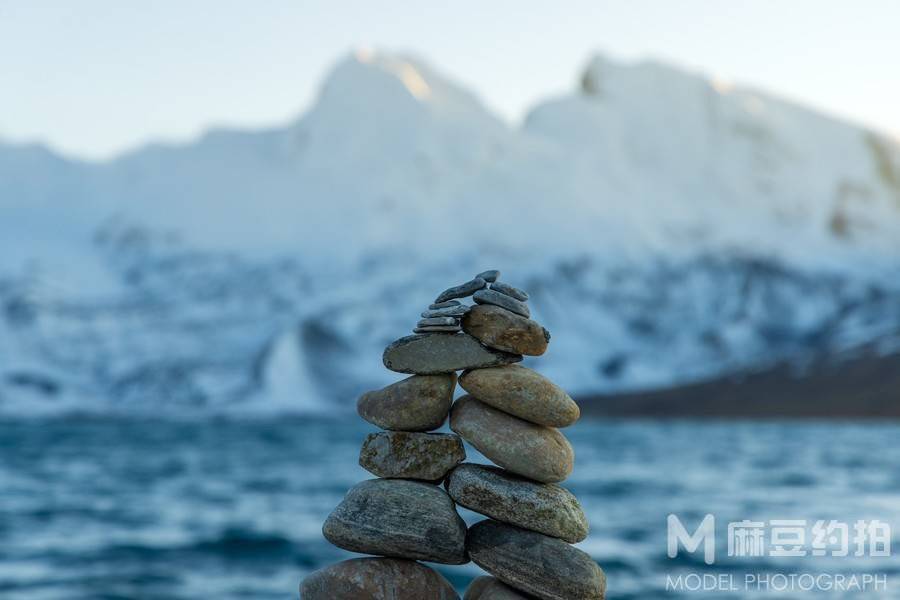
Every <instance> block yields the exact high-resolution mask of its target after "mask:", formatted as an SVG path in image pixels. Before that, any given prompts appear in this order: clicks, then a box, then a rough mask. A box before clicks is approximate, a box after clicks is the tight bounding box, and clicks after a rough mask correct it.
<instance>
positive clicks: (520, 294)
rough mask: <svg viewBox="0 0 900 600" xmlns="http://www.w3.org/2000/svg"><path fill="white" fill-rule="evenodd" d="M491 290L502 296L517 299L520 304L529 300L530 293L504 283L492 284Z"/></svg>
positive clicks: (496, 282)
mask: <svg viewBox="0 0 900 600" xmlns="http://www.w3.org/2000/svg"><path fill="white" fill-rule="evenodd" d="M491 289H492V290H495V291H497V292H500V293H501V294H506V295H507V296H509V297H510V298H515V299H516V300H518V301H520V302H526V301H527V300H528V292H526V291H524V290H520V289H519V288H517V287H513V286H511V285H508V284H506V283H503V282H502V281H495V282H494V283H492V284H491Z"/></svg>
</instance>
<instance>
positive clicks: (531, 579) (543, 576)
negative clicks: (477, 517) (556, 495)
mask: <svg viewBox="0 0 900 600" xmlns="http://www.w3.org/2000/svg"><path fill="white" fill-rule="evenodd" d="M467 545H468V548H469V553H470V555H471V557H472V560H473V561H474V562H475V564H477V565H478V566H479V567H481V568H483V569H484V570H485V571H487V572H488V573H490V574H491V575H493V576H494V577H496V578H497V579H499V580H500V581H502V582H503V583H505V584H507V585H509V586H510V587H512V588H514V589H517V590H520V591H523V592H525V593H526V594H531V595H533V596H536V597H538V598H542V599H543V600H602V598H603V597H604V595H605V594H606V576H605V575H604V574H603V571H602V570H601V569H600V567H598V566H597V563H595V562H594V561H593V560H592V559H591V557H590V556H588V555H587V554H586V553H584V552H582V551H581V550H579V549H577V548H575V547H574V546H570V545H569V544H567V543H565V542H564V541H562V540H558V539H556V538H552V537H549V536H546V535H543V534H540V533H535V532H534V531H527V530H525V529H519V528H518V527H513V526H511V525H505V524H503V523H498V522H497V521H491V520H487V521H481V522H480V523H476V524H475V525H473V526H472V528H471V529H469V535H468V540H467Z"/></svg>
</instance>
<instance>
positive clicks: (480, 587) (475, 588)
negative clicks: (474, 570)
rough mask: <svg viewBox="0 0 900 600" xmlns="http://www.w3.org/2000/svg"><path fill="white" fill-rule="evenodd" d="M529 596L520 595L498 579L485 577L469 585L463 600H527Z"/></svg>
mask: <svg viewBox="0 0 900 600" xmlns="http://www.w3.org/2000/svg"><path fill="white" fill-rule="evenodd" d="M530 598H531V596H526V595H525V594H521V593H519V592H517V591H516V590H514V589H512V588H511V587H509V586H508V585H506V584H505V583H503V582H502V581H500V580H499V579H497V578H495V577H491V576H489V575H486V576H484V577H478V578H477V579H475V580H474V581H472V583H470V584H469V589H467V590H466V595H465V596H464V597H463V600H529V599H530Z"/></svg>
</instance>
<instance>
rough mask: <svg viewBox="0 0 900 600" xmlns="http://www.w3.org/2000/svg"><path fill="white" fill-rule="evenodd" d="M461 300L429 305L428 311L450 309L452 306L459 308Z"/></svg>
mask: <svg viewBox="0 0 900 600" xmlns="http://www.w3.org/2000/svg"><path fill="white" fill-rule="evenodd" d="M459 305H460V302H459V300H447V301H446V302H435V303H434V304H429V305H428V310H436V309H438V308H449V307H451V306H459Z"/></svg>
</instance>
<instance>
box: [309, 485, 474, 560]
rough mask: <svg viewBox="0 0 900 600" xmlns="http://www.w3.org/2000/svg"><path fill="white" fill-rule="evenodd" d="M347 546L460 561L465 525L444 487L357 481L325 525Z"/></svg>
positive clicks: (327, 532)
mask: <svg viewBox="0 0 900 600" xmlns="http://www.w3.org/2000/svg"><path fill="white" fill-rule="evenodd" d="M322 533H323V534H324V535H325V539H327V540H328V541H329V542H331V543H332V544H334V545H335V546H337V547H338V548H343V549H344V550H350V551H351V552H362V553H364V554H378V555H381V556H390V557H399V558H411V559H413V560H427V561H430V562H437V563H445V564H450V565H461V564H463V563H467V562H469V558H468V556H466V548H465V540H466V524H465V522H464V521H463V520H462V519H461V518H460V516H459V515H458V514H457V513H456V508H455V505H454V504H453V500H451V499H450V496H448V495H447V493H446V492H445V491H444V490H442V489H441V488H439V487H437V486H435V485H431V484H429V483H423V482H421V481H409V480H407V479H370V480H368V481H363V482H362V483H359V484H357V485H355V486H354V487H353V488H352V489H351V490H350V491H349V492H347V495H346V496H345V497H344V500H343V501H342V502H341V503H340V504H339V505H338V507H337V508H335V509H334V511H332V513H331V514H330V515H329V516H328V519H327V520H326V521H325V525H323V526H322Z"/></svg>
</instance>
